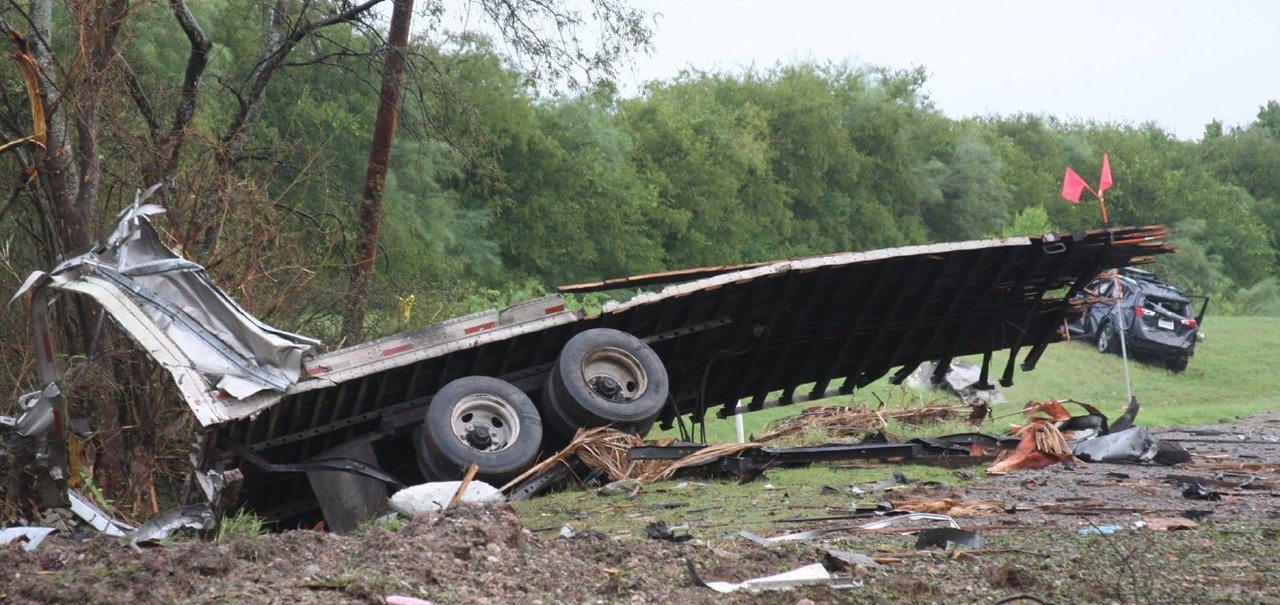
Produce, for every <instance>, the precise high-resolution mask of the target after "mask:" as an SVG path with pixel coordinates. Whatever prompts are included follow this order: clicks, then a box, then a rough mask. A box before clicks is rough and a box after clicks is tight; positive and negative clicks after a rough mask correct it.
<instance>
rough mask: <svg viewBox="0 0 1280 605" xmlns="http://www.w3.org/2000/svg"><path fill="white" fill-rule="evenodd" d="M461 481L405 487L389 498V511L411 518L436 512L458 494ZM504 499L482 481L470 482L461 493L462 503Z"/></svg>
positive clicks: (496, 490) (494, 488) (500, 500)
mask: <svg viewBox="0 0 1280 605" xmlns="http://www.w3.org/2000/svg"><path fill="white" fill-rule="evenodd" d="M461 485H462V482H461V481H436V482H432V483H423V484H421V485H414V486H412V487H406V488H404V489H402V490H400V491H398V492H396V493H395V494H393V495H392V496H391V509H392V510H394V511H396V512H398V513H400V514H402V515H404V516H406V517H412V516H414V515H416V514H418V513H426V512H431V511H437V510H440V509H442V508H444V507H445V505H446V504H448V503H449V500H452V499H453V495H454V494H456V493H457V492H458V487H459V486H461ZM503 500H505V498H504V497H503V495H502V492H500V491H498V488H496V487H494V486H492V485H489V484H488V483H485V482H483V481H472V482H471V483H470V484H468V485H467V489H466V491H464V492H462V499H461V501H462V502H477V503H480V502H502V501H503Z"/></svg>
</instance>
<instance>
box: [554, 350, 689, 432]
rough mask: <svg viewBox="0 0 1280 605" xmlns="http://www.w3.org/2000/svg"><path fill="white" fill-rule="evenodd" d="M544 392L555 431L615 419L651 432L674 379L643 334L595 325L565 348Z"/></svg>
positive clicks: (632, 429) (614, 423)
mask: <svg viewBox="0 0 1280 605" xmlns="http://www.w3.org/2000/svg"><path fill="white" fill-rule="evenodd" d="M546 391H547V392H546V395H545V397H544V402H543V403H544V410H545V411H546V418H547V421H548V422H549V423H551V424H552V425H553V426H554V429H555V432H557V433H559V434H561V435H572V434H573V433H574V432H575V431H576V430H577V429H578V428H579V427H584V426H585V427H591V426H605V425H611V426H613V427H614V428H617V429H620V430H624V431H628V432H632V433H635V434H638V435H645V434H647V433H648V432H649V429H650V428H652V427H653V423H654V420H655V419H656V418H657V417H658V414H659V413H660V412H661V411H662V408H663V406H665V405H666V403H667V394H668V393H669V391H670V383H669V382H668V379H667V370H666V368H665V367H663V365H662V360H661V359H659V358H658V354H657V353H654V352H653V349H651V348H649V345H647V344H645V343H644V342H643V341H641V340H640V339H639V338H636V337H635V336H632V335H630V334H627V333H626V332H620V331H618V330H612V329H609V328H595V329H592V330H587V331H585V332H581V333H579V334H578V335H576V336H574V337H573V338H571V339H569V342H567V343H565V345H564V348H563V349H561V350H560V357H559V358H558V359H557V360H556V363H555V366H554V367H553V368H552V370H551V372H550V375H549V376H548V377H547V389H546Z"/></svg>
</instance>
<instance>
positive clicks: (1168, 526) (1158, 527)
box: [1142, 517, 1200, 531]
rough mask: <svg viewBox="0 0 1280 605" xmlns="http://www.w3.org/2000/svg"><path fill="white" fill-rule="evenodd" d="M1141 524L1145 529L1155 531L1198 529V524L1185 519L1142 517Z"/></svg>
mask: <svg viewBox="0 0 1280 605" xmlns="http://www.w3.org/2000/svg"><path fill="white" fill-rule="evenodd" d="M1142 522H1143V523H1144V524H1145V525H1146V526H1147V529H1151V530H1155V531H1174V530H1179V529H1195V528H1197V527H1200V524H1199V523H1196V522H1195V521H1192V520H1191V519H1187V518H1185V517H1143V518H1142Z"/></svg>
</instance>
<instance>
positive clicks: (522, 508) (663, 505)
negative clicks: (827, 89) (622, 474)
mask: <svg viewBox="0 0 1280 605" xmlns="http://www.w3.org/2000/svg"><path fill="white" fill-rule="evenodd" d="M895 470H897V471H901V472H902V473H903V474H905V475H906V476H907V477H908V478H910V479H912V480H914V481H936V482H941V483H944V484H948V485H954V484H957V483H959V482H960V479H958V478H957V477H956V475H955V474H954V473H953V472H952V471H951V470H949V469H944V468H938V467H932V466H918V465H909V464H907V465H895V466H881V465H876V466H869V467H849V466H837V465H814V466H808V467H801V468H788V469H777V470H772V471H769V472H768V473H767V481H755V482H752V483H748V484H745V485H738V484H736V483H734V482H733V481H731V480H722V479H713V480H703V479H689V480H674V481H666V482H660V483H654V484H649V485H646V486H644V487H643V488H642V489H641V491H640V492H639V493H638V494H636V496H635V497H634V498H632V497H628V496H626V495H617V496H600V495H597V494H596V492H595V490H583V489H571V490H569V491H566V492H562V493H559V494H552V495H550V496H544V497H539V498H533V499H531V500H526V501H522V502H518V503H516V510H517V512H518V513H519V515H520V517H521V518H522V519H523V520H524V523H525V525H527V526H528V527H530V528H532V529H535V530H538V529H541V530H548V531H549V530H553V529H558V528H560V527H561V526H563V525H565V524H568V525H570V526H571V527H573V528H574V530H575V531H581V530H583V529H592V530H595V531H599V532H603V533H606V534H610V535H614V536H617V537H634V538H644V537H645V536H644V527H645V525H647V524H648V523H651V522H654V521H665V522H667V523H668V524H670V525H676V524H687V525H688V529H689V531H690V532H691V533H694V534H696V535H698V536H715V535H719V534H733V533H737V532H738V531H740V530H743V529H746V530H752V531H756V532H764V531H766V530H769V531H776V530H777V528H778V527H779V525H778V524H779V522H780V521H781V520H783V519H787V518H795V517H818V516H825V515H830V514H833V511H839V512H852V510H851V509H852V507H851V502H857V503H858V504H863V505H866V506H875V504H876V500H875V499H876V498H877V497H879V498H881V499H883V498H884V496H885V492H882V491H879V492H873V491H872V490H871V489H866V490H864V491H866V492H867V495H866V496H864V498H865V501H864V502H859V501H858V497H857V496H854V495H852V494H850V493H849V492H847V491H843V490H844V488H847V487H851V486H852V487H866V486H867V485H868V484H873V483H878V482H882V481H887V480H890V479H892V477H893V471H895ZM824 485H825V486H830V487H833V488H835V489H837V490H842V493H839V494H827V495H824V494H822V493H821V491H822V487H823V486H824ZM583 512H589V513H590V514H589V516H585V517H584V515H583V514H582V513H583ZM834 514H839V513H838V512H835V513H834Z"/></svg>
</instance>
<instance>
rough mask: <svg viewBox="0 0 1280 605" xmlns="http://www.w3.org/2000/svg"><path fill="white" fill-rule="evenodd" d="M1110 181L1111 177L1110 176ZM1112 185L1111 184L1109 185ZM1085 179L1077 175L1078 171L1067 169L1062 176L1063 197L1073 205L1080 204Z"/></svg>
mask: <svg viewBox="0 0 1280 605" xmlns="http://www.w3.org/2000/svg"><path fill="white" fill-rule="evenodd" d="M1107 178H1108V179H1110V178H1111V177H1110V176H1108V177H1107ZM1108 184H1110V183H1108ZM1084 188H1085V184H1084V179H1082V178H1080V175H1078V174H1076V171H1074V170H1072V169H1070V168H1067V172H1066V173H1065V174H1063V175H1062V197H1065V198H1067V201H1069V202H1071V203H1072V204H1079V203H1080V194H1081V193H1083V192H1084Z"/></svg>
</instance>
